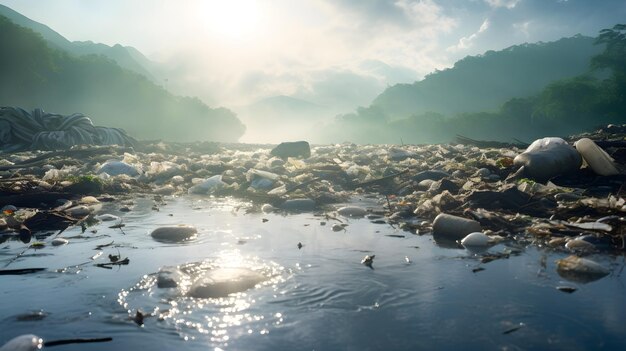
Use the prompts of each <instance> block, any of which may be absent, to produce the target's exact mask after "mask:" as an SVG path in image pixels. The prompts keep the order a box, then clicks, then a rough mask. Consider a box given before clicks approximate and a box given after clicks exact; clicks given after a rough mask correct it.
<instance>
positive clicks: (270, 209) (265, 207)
mask: <svg viewBox="0 0 626 351" xmlns="http://www.w3.org/2000/svg"><path fill="white" fill-rule="evenodd" d="M275 210H276V207H274V206H272V205H270V204H263V206H261V211H262V212H263V213H270V212H273V211H275Z"/></svg>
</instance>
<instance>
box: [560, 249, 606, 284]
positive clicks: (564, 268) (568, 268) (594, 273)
mask: <svg viewBox="0 0 626 351" xmlns="http://www.w3.org/2000/svg"><path fill="white" fill-rule="evenodd" d="M556 263H557V265H556V269H557V273H559V275H560V276H561V277H563V278H565V279H568V280H571V281H575V282H581V283H588V282H592V281H594V280H598V279H600V278H603V277H605V276H607V275H608V274H609V273H610V271H609V270H608V269H606V268H605V267H603V266H602V265H600V264H599V263H597V262H595V261H592V260H590V259H587V258H582V257H578V256H574V255H572V256H568V257H566V258H564V259H561V260H557V261H556Z"/></svg>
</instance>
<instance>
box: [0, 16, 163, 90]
mask: <svg viewBox="0 0 626 351" xmlns="http://www.w3.org/2000/svg"><path fill="white" fill-rule="evenodd" d="M0 16H4V17H7V18H8V19H10V20H11V21H12V22H13V23H15V24H17V25H20V26H22V27H26V28H29V29H31V30H33V31H34V32H36V33H39V34H41V36H42V37H43V39H45V40H46V42H47V44H48V46H50V47H51V48H54V49H60V50H64V51H67V52H68V53H70V54H73V55H77V56H82V55H90V54H95V55H104V56H106V57H107V58H109V59H111V60H113V61H115V62H116V63H117V64H118V65H120V67H123V68H126V69H129V70H131V71H133V72H136V73H139V74H142V75H144V76H146V77H147V78H149V79H151V80H153V81H154V80H155V79H154V78H153V75H152V73H150V72H149V70H148V69H149V65H148V62H150V60H148V59H147V58H146V57H145V56H143V54H141V52H139V51H138V50H137V49H135V48H133V47H130V46H126V47H125V46H122V45H119V44H117V45H114V46H112V47H111V46H108V45H105V44H99V43H94V42H92V41H74V42H72V41H69V40H67V39H66V38H65V37H63V36H62V35H61V34H59V33H57V32H55V31H54V30H52V29H51V28H50V27H48V26H46V25H44V24H41V23H39V22H36V21H33V20H31V19H29V18H28V17H26V16H24V15H22V14H20V13H19V12H16V11H14V10H12V9H11V8H9V7H6V6H4V5H0Z"/></svg>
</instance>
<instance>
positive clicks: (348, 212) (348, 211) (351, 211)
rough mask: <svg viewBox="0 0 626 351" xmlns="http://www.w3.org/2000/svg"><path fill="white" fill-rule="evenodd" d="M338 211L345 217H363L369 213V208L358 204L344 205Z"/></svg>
mask: <svg viewBox="0 0 626 351" xmlns="http://www.w3.org/2000/svg"><path fill="white" fill-rule="evenodd" d="M337 213H339V214H340V215H342V216H345V217H363V216H365V215H366V214H367V210H366V209H364V208H363V207H358V206H344V207H341V208H339V209H338V210H337Z"/></svg>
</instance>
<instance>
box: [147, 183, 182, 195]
mask: <svg viewBox="0 0 626 351" xmlns="http://www.w3.org/2000/svg"><path fill="white" fill-rule="evenodd" d="M152 192H153V193H155V194H159V195H172V194H173V193H175V192H176V188H174V186H172V185H171V184H166V185H164V186H161V187H156V188H154V190H152Z"/></svg>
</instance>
